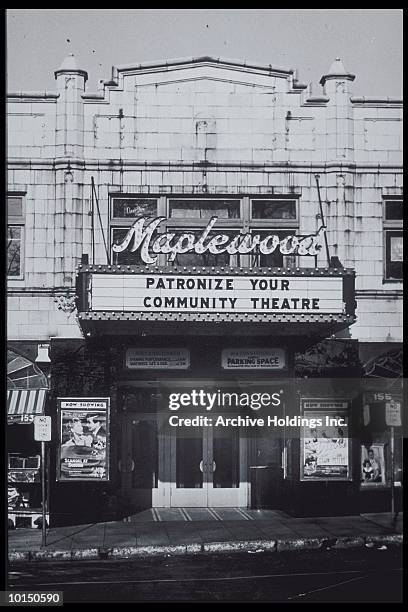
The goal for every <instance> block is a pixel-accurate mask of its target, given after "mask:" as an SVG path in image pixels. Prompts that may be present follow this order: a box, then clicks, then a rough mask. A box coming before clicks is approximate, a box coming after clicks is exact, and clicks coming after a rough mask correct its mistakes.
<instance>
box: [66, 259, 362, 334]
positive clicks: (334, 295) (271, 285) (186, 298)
mask: <svg viewBox="0 0 408 612" xmlns="http://www.w3.org/2000/svg"><path fill="white" fill-rule="evenodd" d="M354 282H355V273H354V270H349V269H346V268H341V269H331V268H326V269H323V268H291V269H289V268H258V267H255V268H245V267H240V268H238V267H229V266H225V267H200V266H194V267H193V266H184V267H181V266H179V267H176V266H174V267H172V266H163V267H162V266H136V265H99V264H94V265H89V264H80V265H79V269H78V274H77V304H78V319H79V323H80V325H81V328H82V329H83V331H84V333H93V331H95V332H96V329H97V328H98V329H99V328H100V326H102V327H103V328H104V332H105V333H116V332H115V330H114V329H113V327H111V326H109V329H108V328H107V327H106V325H105V322H106V321H117V322H119V321H122V322H123V325H122V324H121V332H123V333H128V332H129V329H128V328H129V324H130V323H129V322H137V323H138V324H140V325H141V324H142V323H143V322H146V321H149V322H166V321H177V322H185V321H189V322H197V323H206V324H207V323H213V324H217V323H221V322H223V323H224V322H228V323H235V322H245V323H270V324H275V326H277V329H276V330H275V331H276V333H277V334H278V335H279V334H281V333H282V330H283V328H281V327H280V325H281V324H282V323H291V324H296V326H297V330H296V329H295V325H293V326H290V327H289V328H288V327H286V328H285V333H292V332H293V333H295V332H296V333H297V332H298V331H299V326H302V332H304V325H305V324H307V325H309V324H310V323H314V324H315V325H320V326H322V325H324V326H326V331H325V332H324V333H334V331H337V330H339V329H343V328H344V327H348V326H349V325H351V324H352V323H354V321H355V308H356V303H355V291H354ZM132 329H134V328H132ZM316 329H317V328H316ZM116 331H118V330H116ZM253 331H254V332H257V330H256V329H253ZM258 331H259V329H258Z"/></svg>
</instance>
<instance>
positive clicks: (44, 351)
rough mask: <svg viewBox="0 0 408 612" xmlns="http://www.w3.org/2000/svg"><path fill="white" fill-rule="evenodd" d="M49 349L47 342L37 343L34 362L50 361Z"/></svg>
mask: <svg viewBox="0 0 408 612" xmlns="http://www.w3.org/2000/svg"><path fill="white" fill-rule="evenodd" d="M49 350H50V345H49V344H39V345H38V347H37V357H36V358H35V361H36V363H51V359H50V356H49Z"/></svg>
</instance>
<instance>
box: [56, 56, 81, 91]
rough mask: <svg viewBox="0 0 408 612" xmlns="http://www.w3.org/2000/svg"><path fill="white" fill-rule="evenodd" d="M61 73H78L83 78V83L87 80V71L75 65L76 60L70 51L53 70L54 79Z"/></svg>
mask: <svg viewBox="0 0 408 612" xmlns="http://www.w3.org/2000/svg"><path fill="white" fill-rule="evenodd" d="M63 74H77V75H79V76H80V77H82V78H83V79H84V85H85V82H86V81H87V80H88V73H87V72H86V70H82V69H81V68H78V65H77V62H76V59H75V56H74V54H73V53H70V54H69V55H68V56H67V57H66V58H65V59H64V61H63V62H62V64H61V66H60V67H59V68H58V70H55V72H54V75H55V78H56V79H58V77H59V76H61V75H63Z"/></svg>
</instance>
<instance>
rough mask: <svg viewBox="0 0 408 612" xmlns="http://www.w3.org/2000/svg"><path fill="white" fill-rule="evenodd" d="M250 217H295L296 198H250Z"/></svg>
mask: <svg viewBox="0 0 408 612" xmlns="http://www.w3.org/2000/svg"><path fill="white" fill-rule="evenodd" d="M251 217H252V219H282V220H283V219H296V218H297V211H296V200H251Z"/></svg>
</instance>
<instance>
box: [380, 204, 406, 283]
mask: <svg viewBox="0 0 408 612" xmlns="http://www.w3.org/2000/svg"><path fill="white" fill-rule="evenodd" d="M383 219H384V267H385V270H384V276H385V280H386V281H395V280H402V260H403V238H402V199H397V198H395V199H389V200H384V215H383Z"/></svg>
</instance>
